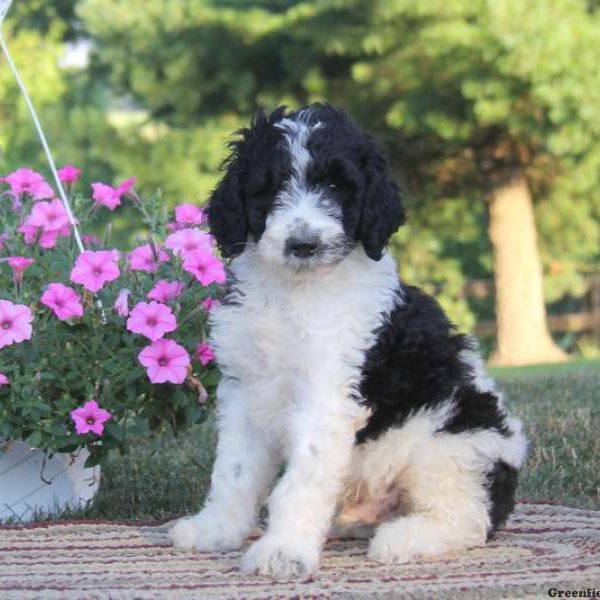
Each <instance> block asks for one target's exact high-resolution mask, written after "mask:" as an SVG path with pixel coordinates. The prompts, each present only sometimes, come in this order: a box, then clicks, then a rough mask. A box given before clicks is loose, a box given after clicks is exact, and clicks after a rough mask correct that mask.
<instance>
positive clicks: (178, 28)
mask: <svg viewBox="0 0 600 600" xmlns="http://www.w3.org/2000/svg"><path fill="white" fill-rule="evenodd" d="M27 4H29V5H30V6H29V8H27V9H25V8H21V9H20V10H22V11H24V12H22V13H21V15H15V22H17V21H18V23H19V27H18V28H17V29H18V30H19V32H18V35H21V34H23V35H30V36H31V35H33V36H36V35H38V32H40V31H42V32H46V34H47V37H46V38H45V39H46V40H48V39H50V40H54V41H53V42H52V44H54V46H53V48H54V50H56V49H57V46H56V44H58V42H59V41H60V40H62V39H65V37H67V38H68V37H69V35H70V32H72V31H84V32H85V34H86V35H89V36H90V37H91V38H92V40H93V43H94V52H93V55H92V62H91V65H90V68H89V69H88V72H87V73H83V74H81V73H80V74H77V75H76V74H64V73H57V74H56V77H57V78H58V80H57V81H58V83H56V84H54V85H53V84H51V85H50V86H48V85H44V84H43V79H42V78H40V77H39V70H38V69H35V68H34V66H35V65H34V62H33V61H31V67H32V74H31V78H33V77H34V76H33V73H36V74H38V75H37V77H38V79H37V81H38V82H39V83H40V88H43V89H40V90H39V91H38V90H36V91H35V95H36V96H37V97H38V103H40V102H41V103H42V104H43V103H44V101H45V100H44V99H45V98H46V97H47V98H48V110H49V111H52V110H58V109H57V108H56V106H54V108H52V98H51V96H52V95H53V94H54V96H55V98H57V97H58V98H60V99H61V103H65V102H66V104H67V105H68V107H69V110H68V115H67V116H65V117H62V119H63V120H61V118H58V117H56V118H50V117H49V118H46V119H45V121H46V123H48V122H51V124H52V125H51V127H54V123H56V124H57V125H56V127H57V128H59V127H60V128H62V130H64V131H66V132H67V133H68V135H65V136H63V137H62V138H61V137H60V136H58V137H59V138H60V142H59V152H60V153H61V154H62V153H63V152H64V151H66V150H67V148H68V146H69V145H70V146H71V147H74V145H76V146H77V147H78V148H82V149H83V150H82V159H85V161H86V162H90V163H91V165H92V169H93V170H94V171H95V172H97V173H107V174H111V175H113V174H114V175H115V176H120V175H123V176H125V175H129V174H133V173H135V174H138V175H139V176H140V180H141V184H142V185H144V186H147V188H148V189H151V188H154V187H156V186H157V185H160V186H161V187H162V189H163V191H164V192H165V196H166V197H167V198H172V199H173V201H174V200H180V201H181V200H191V201H201V200H203V199H204V198H205V197H206V194H207V193H208V191H209V190H210V188H211V187H212V185H213V184H214V182H215V180H216V178H217V176H218V173H217V167H218V164H219V162H220V160H221V159H222V158H223V155H224V149H223V141H224V140H225V139H226V137H227V135H228V134H229V133H230V132H231V131H233V130H235V129H236V128H237V127H238V126H240V125H241V124H242V123H244V122H246V121H247V119H248V118H249V116H250V114H251V113H252V111H253V110H254V109H255V108H256V107H257V106H258V105H263V106H267V107H273V106H275V105H277V104H279V103H286V104H289V105H290V106H292V107H294V106H298V105H301V104H304V103H307V102H311V101H315V100H330V101H332V102H335V103H337V104H340V105H341V106H343V107H344V108H346V109H347V110H349V111H350V112H351V113H352V114H353V115H354V116H355V117H356V119H357V120H358V121H359V122H360V123H361V124H362V125H363V126H364V127H365V129H367V130H369V131H372V132H374V133H375V135H376V137H378V138H379V139H380V140H381V141H382V142H383V144H384V145H385V146H386V148H387V150H388V153H389V155H390V157H391V159H392V166H393V168H394V169H395V171H396V172H397V174H398V176H399V178H400V179H401V180H402V181H404V182H405V183H406V185H407V187H408V189H409V191H410V207H409V208H410V221H409V225H408V226H407V227H405V228H404V229H403V230H402V231H401V232H400V233H399V234H398V235H397V236H396V238H395V240H394V247H395V248H396V250H397V253H398V256H399V259H400V264H401V270H402V273H403V275H404V276H405V277H406V279H409V280H411V281H414V282H416V283H420V284H427V285H428V286H429V287H430V289H431V288H436V289H437V290H438V291H439V290H441V291H442V299H443V303H444V304H445V305H446V307H447V308H449V309H450V311H451V313H452V315H453V317H454V318H455V319H457V320H458V321H459V322H460V323H461V324H462V325H466V326H469V325H472V324H473V321H474V311H475V312H477V313H478V314H479V316H482V315H483V316H491V315H490V313H489V307H488V308H486V307H483V306H476V305H474V304H468V303H467V301H466V300H465V298H464V297H463V294H462V289H463V285H464V283H465V281H467V280H468V279H472V278H479V277H485V278H489V277H491V274H492V262H491V256H490V250H489V244H488V241H487V238H486V235H485V231H486V219H487V210H486V204H485V198H486V194H487V193H488V192H489V191H490V189H492V188H493V186H494V184H495V180H496V179H497V178H499V177H501V176H502V174H503V172H504V171H505V170H506V169H512V168H516V167H518V168H520V169H523V170H524V172H525V173H526V175H527V178H528V182H529V185H530V187H531V188H532V191H533V195H534V198H535V200H536V219H537V223H538V229H539V233H540V237H541V240H540V241H541V246H542V258H543V261H544V266H545V275H546V279H545V281H546V288H547V289H546V297H547V299H548V300H549V301H552V300H555V299H557V298H559V297H560V296H561V295H562V294H564V293H565V292H570V293H571V294H575V295H577V294H580V293H581V292H582V277H583V275H584V274H585V273H586V272H588V271H590V270H593V269H594V268H595V265H597V261H598V258H600V257H599V248H600V231H599V227H598V217H599V216H600V215H599V213H600V192H599V191H598V190H599V189H600V186H599V185H598V183H599V181H598V178H599V176H600V143H599V142H598V140H599V134H600V131H599V130H600V101H599V100H600V98H599V95H600V72H599V71H598V69H597V49H598V48H599V47H600V14H599V11H598V3H597V2H595V0H594V1H593V2H592V1H591V0H590V1H587V2H586V1H585V0H554V1H553V2H548V1H547V0H527V2H522V1H520V0H503V1H502V2H491V1H489V0H444V1H443V2H441V1H440V0H421V1H419V2H412V1H411V0H180V1H178V2H169V1H168V0H129V1H128V2H126V3H125V2H122V1H120V0H79V2H77V3H76V5H77V6H76V10H75V13H71V12H70V11H71V9H72V7H73V4H72V3H62V2H59V1H58V0H57V1H54V2H45V3H41V2H37V1H36V2H33V3H27ZM67 4H69V6H68V7H67ZM42 5H44V6H42ZM65 7H66V8H65ZM49 15H50V16H52V18H48V16H49ZM16 17H19V19H20V20H17V19H16ZM54 21H56V22H57V23H61V22H62V23H64V22H66V23H67V24H68V25H66V26H65V25H64V24H63V25H62V26H61V27H60V28H59V29H58V30H57V31H56V32H54V33H51V31H52V23H53V22H54ZM38 39H39V38H38ZM15 43H16V38H15ZM24 52H28V51H27V50H25V51H24ZM53 69H54V67H53V66H48V68H46V69H44V77H50V78H51V74H52V73H53V72H56V69H54V71H53ZM5 76H6V73H5V71H0V77H5ZM69 78H71V79H69ZM104 84H108V89H109V92H108V95H107V93H106V92H105V91H103V90H102V88H103V86H104ZM9 87H10V86H9ZM5 89H6V87H5V86H3V87H2V91H0V98H1V99H2V100H0V106H11V105H12V100H9V101H8V103H7V102H6V101H4V98H5V96H3V95H2V94H5V91H4V90H5ZM49 90H52V91H49ZM115 98H121V99H123V98H124V99H125V101H126V104H127V106H128V107H129V106H135V107H136V108H138V109H139V111H137V112H135V113H131V112H130V111H125V112H123V113H118V114H117V112H116V111H114V110H113V111H111V114H110V123H111V125H110V126H109V125H107V124H106V123H105V122H104V121H103V120H102V118H101V116H100V115H98V113H97V112H95V109H94V107H98V106H103V105H104V106H106V104H107V102H108V103H109V104H110V106H113V107H114V99H115ZM55 104H56V103H55ZM1 110H2V109H1V108H0V111H1ZM48 114H49V115H50V113H48ZM132 114H133V115H134V116H135V119H133V118H132ZM123 115H124V119H125V120H123V118H120V120H118V119H117V117H122V116H123ZM13 117H14V116H10V117H9V118H13ZM65 119H66V120H65ZM8 130H10V131H14V130H15V127H13V126H10V127H7V128H6V130H4V129H3V131H2V133H1V135H6V134H5V131H8ZM17 131H18V133H17V136H18V135H24V134H23V133H22V131H23V128H22V125H19V127H17ZM13 135H14V134H13ZM53 137H55V138H56V136H53ZM2 142H3V143H4V144H7V143H9V144H10V145H11V146H12V145H13V144H14V141H13V140H9V139H8V138H5V139H3V140H2ZM63 149H64V151H63ZM11 154H12V153H11ZM16 155H17V156H18V157H21V156H23V155H24V151H23V152H22V151H19V152H16ZM486 310H487V311H488V312H487V313H486Z"/></svg>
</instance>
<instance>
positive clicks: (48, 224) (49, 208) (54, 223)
mask: <svg viewBox="0 0 600 600" xmlns="http://www.w3.org/2000/svg"><path fill="white" fill-rule="evenodd" d="M27 224H28V225H35V226H36V227H42V228H43V229H44V231H57V230H61V229H64V228H65V227H68V226H69V216H68V215H67V211H66V210H65V207H64V206H63V203H62V202H61V201H60V200H59V199H58V198H55V199H54V200H51V201H50V202H38V203H36V204H34V206H33V208H32V209H31V214H30V215H29V217H28V218H27Z"/></svg>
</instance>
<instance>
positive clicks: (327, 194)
mask: <svg viewBox="0 0 600 600" xmlns="http://www.w3.org/2000/svg"><path fill="white" fill-rule="evenodd" d="M231 150H232V153H231V156H230V158H229V159H228V160H227V161H226V162H225V165H224V170H225V173H224V176H223V179H222V180H221V182H220V183H219V185H218V187H217V188H216V189H215V191H214V193H213V195H212V198H211V201H210V205H209V222H210V226H211V230H212V233H213V235H214V237H215V239H216V241H217V243H218V245H219V247H220V249H221V252H222V254H223V255H224V256H226V257H229V258H231V259H232V261H231V265H230V274H229V282H228V289H227V293H226V295H225V298H224V301H223V303H222V305H221V306H220V307H218V308H216V309H215V310H214V311H213V313H212V344H213V346H214V348H215V350H216V354H217V359H218V362H219V365H220V368H221V370H222V373H223V377H222V381H221V383H220V385H219V389H218V403H219V404H218V411H219V421H218V422H219V441H218V448H217V459H216V462H215V465H214V471H213V475H212V483H211V490H210V493H209V495H208V498H207V500H206V503H205V506H204V508H203V509H202V510H201V511H200V513H198V514H197V515H195V516H193V517H190V518H188V519H184V520H182V521H180V522H179V523H177V524H176V526H175V527H174V528H173V529H172V531H171V536H172V539H173V542H174V544H175V545H176V546H178V547H180V548H185V549H196V550H200V551H203V550H204V551H214V550H229V549H234V548H240V547H241V546H242V545H243V544H244V541H245V539H246V537H247V536H248V534H249V532H250V531H251V529H252V528H253V527H254V525H255V524H256V520H257V511H258V508H259V506H260V504H261V502H262V501H263V500H264V499H265V498H266V497H267V496H268V508H269V522H268V528H267V530H266V533H265V534H264V535H263V536H262V537H261V538H260V539H259V540H258V541H257V542H255V543H254V544H252V545H251V546H250V547H249V549H248V550H247V551H246V553H245V554H244V556H243V558H242V562H241V568H242V570H244V571H246V572H249V573H260V574H266V575H270V576H273V577H276V578H281V577H289V576H306V575H308V574H310V573H312V572H314V571H315V570H316V569H317V568H318V564H319V558H320V554H321V551H322V547H323V543H324V541H325V539H326V537H327V535H328V534H332V533H333V534H335V535H364V536H367V537H369V538H370V542H369V550H368V556H369V558H370V559H372V560H375V561H380V562H386V563H398V562H405V561H413V560H418V559H420V558H424V557H431V556H437V555H439V554H442V553H446V552H449V551H457V550H463V549H465V548H469V547H472V546H477V545H481V544H483V543H485V541H486V539H487V538H488V537H489V536H490V535H492V533H493V532H494V530H495V529H496V528H497V527H499V526H501V525H502V523H503V522H504V521H505V520H506V518H507V516H508V515H509V513H510V512H511V510H512V508H513V505H514V494H515V488H516V482H517V470H518V469H519V468H520V467H521V465H522V464H523V461H524V459H525V454H526V440H525V437H524V434H523V432H522V427H521V423H520V422H519V421H518V420H517V419H516V418H514V417H510V416H509V415H508V414H507V412H506V409H505V407H504V404H503V401H502V397H501V394H500V393H499V392H498V391H497V390H496V388H495V387H494V383H493V382H492V381H491V380H490V379H489V378H488V377H487V375H486V374H485V371H484V369H483V366H482V363H481V361H480V359H479V357H478V355H477V353H476V349H475V347H474V344H473V342H472V341H470V340H469V339H468V338H467V337H465V336H464V335H461V334H460V333H458V332H457V331H456V329H455V327H454V325H453V324H452V323H451V322H450V321H449V320H448V318H447V317H446V315H445V314H444V312H443V311H442V309H441V308H440V306H439V305H438V304H437V302H436V301H435V300H434V299H432V298H431V297H429V296H427V295H426V294H424V293H423V292H422V291H420V290H419V289H417V288H415V287H411V286H408V285H405V284H404V283H403V282H401V281H400V280H399V279H398V275H397V266H396V264H395V262H394V260H393V259H392V257H391V255H390V254H389V253H388V252H387V250H386V245H387V243H388V241H389V238H390V236H391V235H392V234H393V233H394V232H395V231H396V229H397V228H398V227H399V226H400V225H402V223H403V222H404V218H405V215H404V207H403V199H402V194H401V193H400V191H399V189H398V187H397V186H396V185H395V184H394V183H393V182H392V181H391V180H390V177H389V172H388V166H387V162H386V159H385V157H384V155H383V153H382V152H381V150H380V149H379V147H378V146H377V144H376V143H375V142H374V140H373V139H372V138H370V137H369V136H367V135H365V134H364V133H363V132H361V131H360V130H359V129H358V127H357V126H356V125H355V124H354V123H353V122H352V121H351V120H350V119H349V118H348V116H347V115H345V114H344V113H343V112H342V111H341V110H339V109H337V108H335V107H333V106H329V105H320V104H316V105H312V106H309V107H307V108H304V109H302V110H298V111H295V112H287V111H286V110H285V109H284V108H278V109H277V110H275V111H274V112H273V113H271V114H269V115H265V114H263V113H260V114H258V115H257V116H256V117H255V119H254V120H253V122H252V124H251V126H250V127H249V128H248V129H243V130H241V131H240V132H239V136H238V138H237V139H236V140H235V141H233V142H232V143H231ZM282 464H285V465H286V469H285V473H284V474H283V476H282V477H281V478H280V479H279V480H278V481H277V483H276V485H275V486H274V488H273V490H272V491H270V490H271V486H272V483H273V480H274V478H275V475H276V474H277V472H278V470H279V468H280V466H281V465H282Z"/></svg>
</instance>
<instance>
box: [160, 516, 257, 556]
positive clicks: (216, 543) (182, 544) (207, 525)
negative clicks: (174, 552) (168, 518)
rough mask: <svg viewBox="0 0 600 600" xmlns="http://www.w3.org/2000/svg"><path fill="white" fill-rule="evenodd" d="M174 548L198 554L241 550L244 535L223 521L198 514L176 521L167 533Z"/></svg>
mask: <svg viewBox="0 0 600 600" xmlns="http://www.w3.org/2000/svg"><path fill="white" fill-rule="evenodd" d="M169 538H170V539H171V542H173V545H174V546H175V548H180V549H181V550H198V551H200V552H223V551H226V550H237V549H238V548H241V547H242V545H243V543H244V540H245V538H246V533H245V531H243V530H242V529H241V528H239V527H236V526H235V525H232V524H231V523H228V522H226V521H225V520H224V519H222V518H220V517H217V516H214V515H212V516H211V515H207V514H204V513H200V514H198V515H196V516H195V517H188V518H185V519H181V520H180V521H177V523H175V525H174V526H173V527H172V528H171V529H170V531H169Z"/></svg>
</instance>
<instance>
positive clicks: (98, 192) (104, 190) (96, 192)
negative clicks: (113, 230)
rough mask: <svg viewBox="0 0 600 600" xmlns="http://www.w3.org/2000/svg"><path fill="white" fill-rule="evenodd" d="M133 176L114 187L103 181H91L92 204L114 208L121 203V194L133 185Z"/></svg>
mask: <svg viewBox="0 0 600 600" xmlns="http://www.w3.org/2000/svg"><path fill="white" fill-rule="evenodd" d="M135 181H136V179H135V177H131V178H130V179H126V180H125V181H122V182H121V183H120V184H119V185H118V186H117V187H116V188H114V187H112V186H110V185H106V184H105V183H99V182H96V183H92V200H94V206H100V205H102V206H106V208H108V209H110V210H114V209H115V208H117V206H119V205H120V204H121V196H123V195H125V194H127V193H129V192H130V191H131V189H132V188H133V186H134V185H135Z"/></svg>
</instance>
